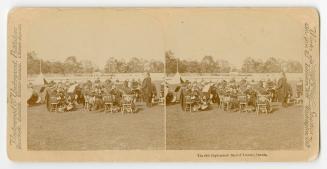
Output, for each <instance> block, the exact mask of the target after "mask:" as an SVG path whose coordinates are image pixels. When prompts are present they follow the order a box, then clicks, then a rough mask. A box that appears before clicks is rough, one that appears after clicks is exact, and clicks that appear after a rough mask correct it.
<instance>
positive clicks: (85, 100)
mask: <svg viewBox="0 0 327 169" xmlns="http://www.w3.org/2000/svg"><path fill="white" fill-rule="evenodd" d="M89 100H90V96H88V95H85V96H84V110H85V111H89V110H90V102H89Z"/></svg>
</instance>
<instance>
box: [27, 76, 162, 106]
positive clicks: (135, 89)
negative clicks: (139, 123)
mask: <svg viewBox="0 0 327 169" xmlns="http://www.w3.org/2000/svg"><path fill="white" fill-rule="evenodd" d="M141 85H142V84H141V81H140V80H134V79H133V80H130V81H129V80H124V81H119V80H116V81H112V80H109V79H108V80H105V81H103V82H101V80H99V79H97V80H95V81H94V82H92V81H90V80H88V81H86V82H84V83H81V82H80V83H78V82H71V81H69V80H66V82H57V83H56V82H54V81H51V82H48V83H46V84H44V86H43V87H41V89H39V90H37V89H36V88H35V87H33V85H32V84H30V86H29V88H32V89H33V94H32V95H31V97H30V98H29V100H28V101H27V103H28V105H33V104H35V103H36V102H37V100H43V101H41V102H44V103H46V106H47V109H48V110H49V111H51V110H52V107H51V106H52V105H51V103H56V107H57V109H58V110H57V111H62V112H64V111H73V110H77V109H80V108H84V109H86V110H92V111H93V110H103V109H104V107H105V102H106V101H108V102H111V103H112V105H113V106H114V108H115V111H120V110H121V107H122V103H124V102H125V101H126V100H124V97H123V96H125V95H128V96H130V97H129V99H131V98H132V100H128V101H129V102H131V104H133V105H134V103H135V102H136V101H140V102H141V101H143V98H142V86H141ZM152 91H153V92H152V93H153V98H155V97H156V96H157V89H156V86H155V85H154V84H152ZM42 95H43V97H44V99H38V98H40V97H42Z"/></svg>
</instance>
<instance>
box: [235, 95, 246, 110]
mask: <svg viewBox="0 0 327 169" xmlns="http://www.w3.org/2000/svg"><path fill="white" fill-rule="evenodd" d="M237 100H238V102H239V107H240V111H241V112H244V111H246V107H247V105H248V100H247V96H246V95H238V96H237Z"/></svg>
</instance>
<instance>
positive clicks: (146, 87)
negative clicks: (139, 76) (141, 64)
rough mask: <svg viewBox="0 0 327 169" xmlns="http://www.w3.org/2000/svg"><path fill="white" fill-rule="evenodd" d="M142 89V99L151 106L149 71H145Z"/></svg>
mask: <svg viewBox="0 0 327 169" xmlns="http://www.w3.org/2000/svg"><path fill="white" fill-rule="evenodd" d="M142 91H143V98H144V101H145V102H146V106H147V107H151V106H152V104H151V102H152V83H151V77H150V73H149V72H146V73H145V78H144V80H143V82H142Z"/></svg>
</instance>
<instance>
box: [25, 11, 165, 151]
mask: <svg viewBox="0 0 327 169" xmlns="http://www.w3.org/2000/svg"><path fill="white" fill-rule="evenodd" d="M99 12H100V14H97V12H96V13H95V14H91V13H90V14H89V15H85V13H84V12H81V11H72V12H70V11H66V12H56V11H50V12H49V13H47V12H45V13H44V14H43V15H42V16H38V17H35V18H33V23H32V24H30V25H29V29H30V33H29V34H28V37H29V38H30V42H31V44H29V48H28V51H27V53H26V56H27V78H28V81H27V82H28V83H27V84H26V85H27V92H28V95H27V105H28V108H27V131H28V134H27V147H28V149H29V150H107V149H108V150H116V149H117V150H129V149H136V150H138V149H140V150H146V149H153V150H156V149H163V148H164V143H165V142H164V137H165V133H164V118H165V114H164V107H163V104H164V102H163V100H164V99H163V89H164V88H163V87H162V86H163V82H164V81H163V80H164V74H163V73H164V60H163V54H164V52H162V51H163V49H162V46H163V45H162V42H161V41H162V39H160V38H161V37H160V36H158V34H157V32H158V28H157V27H154V26H153V21H151V20H149V17H146V16H143V15H133V16H132V17H131V15H128V14H126V13H121V12H114V13H113V12H109V13H108V12H105V13H103V12H101V11H99ZM99 16H101V17H99ZM112 17H113V18H112ZM113 20H114V24H112V23H113ZM136 22H137V23H142V24H135V23H136ZM86 23H87V24H86Z"/></svg>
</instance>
